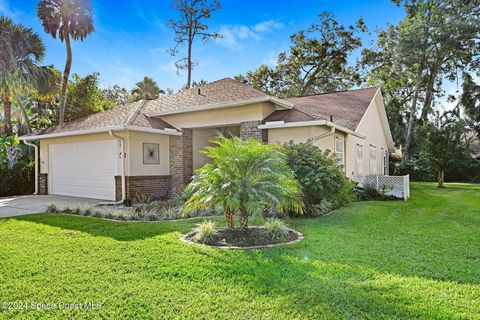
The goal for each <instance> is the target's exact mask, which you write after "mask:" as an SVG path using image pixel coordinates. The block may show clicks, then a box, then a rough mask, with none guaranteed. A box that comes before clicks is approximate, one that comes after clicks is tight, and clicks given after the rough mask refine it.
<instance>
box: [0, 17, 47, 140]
mask: <svg viewBox="0 0 480 320" xmlns="http://www.w3.org/2000/svg"><path fill="white" fill-rule="evenodd" d="M0 30H1V31H2V32H1V33H0V48H2V50H0V98H1V102H2V103H3V106H4V121H5V133H6V134H7V135H12V134H13V126H12V101H13V99H14V98H15V97H16V96H18V95H19V94H21V93H24V92H25V91H28V90H30V89H33V88H36V87H38V86H40V85H41V84H42V83H45V82H49V81H50V80H51V78H49V77H48V72H47V71H46V69H45V68H46V67H40V66H38V63H40V62H41V60H42V59H43V56H44V54H45V47H44V45H43V42H42V40H41V39H40V37H39V36H38V34H36V33H34V32H33V31H32V29H29V28H26V27H24V26H23V25H21V24H16V23H14V22H13V21H12V20H11V19H9V18H6V17H0ZM22 113H24V114H26V113H25V110H22Z"/></svg>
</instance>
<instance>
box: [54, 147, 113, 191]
mask: <svg viewBox="0 0 480 320" xmlns="http://www.w3.org/2000/svg"><path fill="white" fill-rule="evenodd" d="M118 150H119V148H118V141H117V140H101V141H91V142H77V143H65V144H51V145H50V151H49V152H50V175H49V180H50V190H51V192H50V193H51V194H59V195H66V196H74V197H84V198H94V199H105V200H115V180H114V179H115V178H114V177H115V175H117V174H118V161H119V160H118V158H119V157H118Z"/></svg>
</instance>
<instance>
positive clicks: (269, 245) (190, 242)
mask: <svg viewBox="0 0 480 320" xmlns="http://www.w3.org/2000/svg"><path fill="white" fill-rule="evenodd" d="M249 228H259V229H260V228H264V227H263V226H250V227H249ZM219 229H227V228H226V227H222V228H219ZM288 230H289V231H293V232H295V233H296V234H297V236H298V238H297V239H295V240H292V241H288V242H279V243H272V244H264V245H258V246H248V247H238V246H211V245H208V244H204V243H198V242H194V241H191V240H188V239H187V237H188V236H190V235H192V233H194V232H195V231H190V232H188V233H186V234H184V235H183V236H181V237H180V238H179V240H180V241H182V242H184V243H188V244H193V245H197V246H201V247H207V248H213V249H224V250H225V249H226V250H229V249H231V250H246V249H264V248H272V247H278V246H282V245H289V244H295V243H298V242H300V241H302V240H303V239H304V236H303V234H302V233H301V232H299V231H297V230H293V229H290V228H289V229H288Z"/></svg>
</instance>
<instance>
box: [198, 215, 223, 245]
mask: <svg viewBox="0 0 480 320" xmlns="http://www.w3.org/2000/svg"><path fill="white" fill-rule="evenodd" d="M216 227H217V225H216V223H215V222H213V221H211V220H203V222H202V223H200V224H199V225H197V227H196V228H195V229H194V231H195V236H194V238H193V240H194V241H196V242H201V243H206V242H208V241H211V240H213V237H214V236H215V235H216V234H217V233H218V231H217V229H216Z"/></svg>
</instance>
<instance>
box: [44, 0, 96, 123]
mask: <svg viewBox="0 0 480 320" xmlns="http://www.w3.org/2000/svg"><path fill="white" fill-rule="evenodd" d="M37 16H38V17H39V18H40V20H41V21H42V25H43V28H44V29H45V32H47V33H49V34H50V35H51V36H52V37H53V38H56V37H57V36H58V38H59V39H60V41H62V42H63V41H65V46H66V50H67V61H66V63H65V70H64V72H63V80H62V90H61V98H62V100H61V103H60V114H59V123H60V124H62V123H63V122H64V120H65V105H66V103H67V85H68V78H69V77H70V69H71V67H72V48H71V45H70V37H71V38H72V39H73V40H79V39H80V41H83V40H84V39H85V38H86V37H87V36H88V35H89V34H90V33H92V32H93V30H94V27H93V18H92V5H91V2H90V0H41V1H40V2H39V3H38V6H37Z"/></svg>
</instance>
